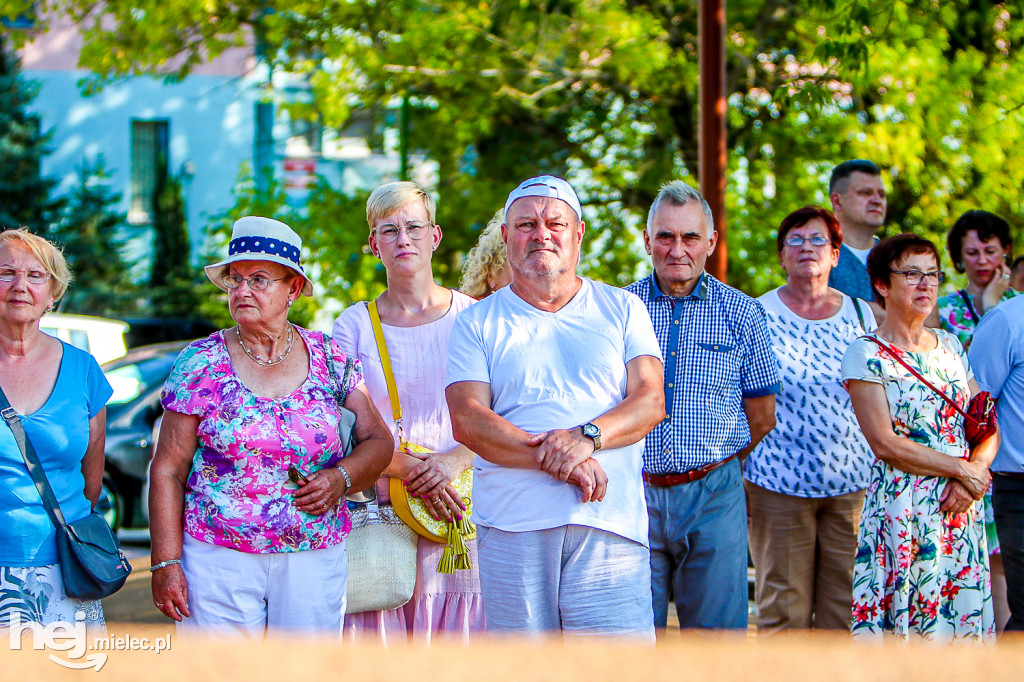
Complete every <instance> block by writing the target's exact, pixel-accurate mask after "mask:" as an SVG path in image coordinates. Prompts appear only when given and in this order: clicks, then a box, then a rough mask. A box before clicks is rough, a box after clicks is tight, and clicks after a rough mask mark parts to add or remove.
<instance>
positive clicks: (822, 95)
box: [47, 0, 1024, 293]
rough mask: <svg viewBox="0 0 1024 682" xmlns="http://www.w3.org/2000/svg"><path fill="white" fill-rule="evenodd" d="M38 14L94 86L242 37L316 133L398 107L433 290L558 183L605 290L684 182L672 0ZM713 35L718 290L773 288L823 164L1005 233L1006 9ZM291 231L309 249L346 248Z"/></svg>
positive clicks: (687, 66)
mask: <svg viewBox="0 0 1024 682" xmlns="http://www.w3.org/2000/svg"><path fill="white" fill-rule="evenodd" d="M47 4H50V5H52V6H57V7H60V8H62V9H63V10H65V11H70V12H71V13H72V14H74V15H75V16H76V18H77V19H78V20H79V21H80V24H81V25H82V26H83V28H84V29H85V31H86V46H85V50H84V52H83V61H84V64H85V66H87V67H89V68H91V69H93V70H95V71H96V72H97V73H98V74H99V79H98V80H97V81H95V84H101V83H102V81H103V80H104V79H107V78H116V77H118V76H120V75H124V74H130V73H132V74H134V73H150V74H164V75H168V76H169V77H172V78H179V77H181V76H182V75H183V74H185V73H187V72H188V71H189V69H191V68H192V67H193V66H194V65H195V64H196V63H197V60H198V59H200V58H202V57H204V56H207V55H210V56H213V55H216V54H219V53H220V52H221V51H222V50H223V49H225V48H226V47H227V46H229V45H233V44H238V43H239V42H240V41H241V40H243V38H244V36H245V35H246V34H247V32H249V31H251V30H252V28H253V27H254V26H258V28H259V31H260V35H261V36H262V37H263V39H264V40H265V41H266V43H267V44H268V45H269V46H271V47H272V48H273V49H272V50H270V51H269V54H272V55H274V57H273V59H274V66H275V68H279V69H285V70H289V71H292V72H295V73H303V74H306V75H308V77H309V79H310V83H311V84H312V87H313V91H314V94H315V103H316V109H317V114H318V115H319V116H321V117H322V119H323V121H324V122H325V123H326V124H327V125H329V126H335V127H340V126H342V125H343V124H344V123H345V121H346V119H347V117H348V115H349V113H350V111H351V110H352V108H353V107H360V108H365V109H369V110H373V111H385V110H388V109H392V108H394V107H395V105H396V102H398V101H400V100H401V99H402V98H404V97H408V98H409V100H410V101H411V102H413V103H414V105H415V106H414V107H413V110H414V116H413V121H412V125H411V127H410V136H411V139H410V142H411V146H412V148H413V149H414V150H415V151H417V152H421V153H423V154H425V155H427V156H428V157H429V158H431V159H433V160H434V161H435V162H436V163H437V164H438V182H437V187H436V190H437V193H438V195H439V199H440V202H439V217H438V220H439V222H440V224H441V225H442V226H443V228H444V229H445V240H444V242H443V244H442V249H441V250H439V252H438V254H437V264H438V267H437V270H438V274H439V276H440V277H441V278H442V279H443V280H444V281H445V282H446V283H455V282H456V281H457V279H458V272H457V269H458V268H457V264H458V262H459V257H460V254H461V253H463V252H464V251H465V250H466V249H467V248H468V247H469V246H470V245H471V244H472V243H473V242H474V241H475V239H476V236H477V234H478V233H479V229H481V228H482V226H483V225H484V223H485V222H486V220H487V218H488V217H489V216H490V215H491V214H492V213H493V212H494V210H495V209H496V208H498V207H499V206H500V205H501V203H502V201H503V199H504V196H505V194H506V193H507V192H508V191H509V190H510V189H511V188H512V187H513V186H514V185H515V184H516V183H517V182H518V181H519V180H521V179H522V178H524V177H527V176H529V175H532V174H536V173H539V172H546V171H550V172H554V173H558V174H562V175H566V176H568V177H569V178H570V179H571V180H572V181H573V182H574V184H575V185H576V187H577V188H578V189H579V190H580V194H581V195H582V198H583V200H584V203H585V204H586V209H585V210H586V213H587V218H588V222H589V227H590V231H589V236H588V238H587V240H586V245H587V248H588V253H586V254H585V257H584V269H585V270H586V271H587V272H588V273H590V274H592V275H593V276H597V277H600V278H602V279H605V280H606V281H610V282H617V283H625V282H627V281H629V280H630V279H632V278H633V277H634V276H635V274H636V272H637V269H638V264H639V263H640V261H642V260H644V259H643V254H642V250H640V249H639V246H638V244H639V230H638V226H639V225H640V224H641V223H642V221H643V218H644V214H645V211H646V209H647V207H648V206H649V204H650V202H651V200H652V198H653V197H654V195H655V193H656V192H657V189H658V187H659V186H660V184H661V183H663V182H664V181H666V180H669V179H672V178H677V177H682V178H685V179H687V180H688V181H692V182H694V183H696V182H697V177H696V173H697V149H698V144H697V141H698V134H697V108H698V93H697V83H698V43H697V3H695V2H693V1H692V0H674V1H658V0H608V1H606V2H592V1H589V0H489V1H488V0H484V1H482V2H481V1H480V0H473V1H472V2H470V1H468V0H451V1H450V2H444V3H440V2H437V1H436V0H395V1H394V2H386V3H384V2H379V1H375V0H351V1H350V2H338V3H323V2H320V1H316V2H314V1H313V0H259V1H255V0H239V1H238V2H234V3H193V2H190V1H189V0H162V1H161V2H155V1H154V0H107V2H105V3H103V4H102V5H96V4H95V3H93V2H91V0H54V1H53V2H52V3H47ZM727 23H728V26H727V38H726V41H727V45H726V55H727V70H728V72H727V89H728V107H727V123H728V147H729V152H730V154H729V178H728V192H727V218H728V223H727V225H728V245H729V253H730V272H729V274H730V281H731V282H732V283H734V284H736V285H738V286H740V287H741V288H743V289H745V290H747V291H749V292H751V293H759V292H761V291H763V290H765V289H766V288H768V287H770V286H773V285H776V284H778V283H779V281H780V278H781V274H780V272H779V268H778V264H777V261H776V259H775V253H774V241H773V238H774V231H775V228H776V226H777V225H778V223H779V221H780V220H781V218H782V217H783V216H784V215H786V214H787V213H788V212H790V211H791V210H793V209H795V208H798V207H800V206H802V205H804V204H807V203H819V204H825V205H827V197H826V195H825V183H826V181H827V175H828V172H829V170H830V169H831V168H832V166H834V165H835V163H837V162H839V161H842V160H845V159H847V158H870V159H873V160H875V161H876V162H878V163H879V165H881V166H883V167H884V168H885V169H886V171H887V172H886V175H887V182H888V184H889V185H890V186H891V190H892V192H891V208H890V221H889V226H888V227H887V230H888V232H890V233H893V232H896V231H899V230H915V231H919V232H921V233H923V234H926V235H929V236H932V237H938V236H940V235H941V234H943V233H944V232H945V230H946V229H947V226H948V225H950V224H951V223H952V221H953V220H954V219H955V218H956V216H957V215H958V214H959V213H960V212H962V211H963V210H965V209H967V208H971V207H983V208H987V209H990V210H994V211H996V212H999V213H1002V214H1004V215H1006V216H1007V217H1009V218H1011V219H1013V220H1014V221H1015V222H1017V220H1016V218H1017V217H1018V216H1019V215H1020V214H1021V212H1022V210H1024V206H1022V197H1024V191H1022V187H1024V165H1022V164H1018V163H1015V161H1014V159H1013V155H1012V151H1010V150H1015V149H1018V148H1019V147H1020V143H1021V142H1022V139H1021V138H1022V137H1024V95H1022V94H1021V93H1022V91H1021V89H1020V87H1019V83H1020V82H1021V76H1022V73H1021V71H1022V70H1024V59H1022V58H1021V43H1022V39H1024V11H1022V3H1021V1H1020V0H1009V1H1007V2H982V1H980V0H942V1H941V2H940V1H939V0H801V1H797V0H756V1H755V0H730V2H729V3H728V4H727ZM317 201H319V202H320V203H321V204H322V206H319V207H318V209H317V210H320V209H322V210H323V211H325V212H330V211H332V210H336V211H338V212H339V214H340V213H342V212H346V211H347V208H346V207H348V208H351V209H353V210H354V208H355V206H354V204H349V205H347V204H346V203H345V202H346V200H345V199H343V198H335V197H332V196H330V194H329V193H326V194H325V195H324V196H322V197H320V198H318V199H317ZM353 201H354V200H353ZM311 213H312V212H311ZM347 215H348V214H347V212H346V213H345V216H341V215H339V220H341V219H342V218H343V217H347ZM352 220H353V221H354V218H353V219H352ZM342 224H346V225H347V224H348V223H347V222H345V223H342V222H339V223H338V224H337V225H339V226H340V225H342ZM307 239H308V240H309V241H310V242H311V244H318V243H320V242H321V241H322V242H323V243H324V244H325V246H324V247H323V248H327V246H326V244H327V243H329V242H330V243H332V244H333V242H332V240H337V241H338V242H339V243H345V244H347V243H348V241H347V240H348V239H349V235H347V234H346V235H344V236H334V235H321V234H320V233H317V234H316V235H307ZM354 244H355V242H353V244H352V246H353V247H354ZM317 248H320V247H317ZM331 248H334V246H333V245H332V247H331ZM359 253H360V251H358V250H350V251H346V252H344V253H343V254H342V255H340V256H338V255H335V256H334V258H333V259H329V260H331V261H332V262H331V263H327V260H325V261H324V263H325V265H324V267H325V268H327V269H328V270H325V273H324V274H326V273H327V272H328V271H329V270H332V269H334V268H341V270H344V269H345V268H348V270H345V272H347V273H348V275H346V276H342V275H340V274H338V273H339V272H341V270H335V271H334V275H333V276H335V277H340V278H341V279H344V280H345V282H346V285H347V286H349V287H350V288H357V287H358V286H365V285H366V283H367V282H372V281H373V279H372V277H376V276H377V275H376V274H374V273H375V271H374V269H373V268H372V267H370V265H372V263H371V264H370V265H365V264H363V263H362V261H366V260H367V258H360V257H358V255H357V256H356V257H357V259H358V260H360V261H361V262H360V263H359V264H355V263H354V262H352V261H351V257H352V256H351V255H350V254H359ZM349 276H351V277H359V278H362V279H360V280H358V281H357V280H351V279H348V277H349ZM368 276H369V277H370V278H369V279H367V277H368ZM353 293H354V292H353Z"/></svg>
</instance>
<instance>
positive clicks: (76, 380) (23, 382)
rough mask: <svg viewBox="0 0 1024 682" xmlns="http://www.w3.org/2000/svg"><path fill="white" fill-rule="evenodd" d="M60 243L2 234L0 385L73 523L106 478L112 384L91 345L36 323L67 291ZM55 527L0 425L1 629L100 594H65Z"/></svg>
mask: <svg viewBox="0 0 1024 682" xmlns="http://www.w3.org/2000/svg"><path fill="white" fill-rule="evenodd" d="M70 279H71V273H70V272H69V271H68V267H67V264H66V263H65V261H64V257H63V256H62V255H61V253H60V251H58V250H57V249H56V247H54V246H53V245H52V244H50V242H48V241H46V240H45V239H43V238H42V237H37V236H35V235H33V234H30V233H28V232H27V231H25V230H24V229H19V230H7V231H5V232H2V233H0V386H2V387H3V391H4V393H5V394H6V396H7V399H8V400H9V401H10V403H11V406H12V407H13V408H14V410H15V411H16V412H18V414H19V415H21V422H22V424H23V425H24V427H25V433H26V434H27V435H28V438H29V440H31V441H32V445H33V446H34V448H35V450H36V454H37V455H38V457H39V461H40V463H41V464H42V466H43V470H44V471H45V473H46V477H47V478H48V479H49V481H50V486H51V487H52V488H53V492H54V495H56V497H57V501H58V502H59V504H60V507H61V510H62V511H63V513H64V517H65V518H66V519H67V520H68V522H72V521H77V520H79V519H82V518H84V517H85V516H88V514H89V513H90V511H91V509H92V507H93V505H95V504H96V499H97V498H98V497H99V493H100V487H101V486H102V480H103V444H104V437H105V425H106V407H105V406H106V403H107V399H108V398H109V397H110V394H111V388H110V384H108V383H107V380H106V378H105V377H104V376H103V373H102V372H101V371H100V368H99V365H97V364H96V360H94V359H93V357H92V356H91V355H89V354H88V353H86V352H84V351H81V350H79V349H77V348H75V347H73V346H69V345H68V344H65V343H63V342H61V341H58V340H57V339H55V338H53V337H52V336H48V335H46V334H44V333H42V332H41V331H39V318H41V317H42V316H43V313H44V312H46V311H47V310H50V309H51V308H52V307H53V303H54V301H56V300H57V299H59V298H60V297H61V296H62V295H63V294H64V292H65V290H67V286H68V282H69V281H70ZM55 535H56V531H55V529H54V527H53V524H52V523H51V522H50V518H49V516H48V515H47V513H46V508H45V507H44V506H43V502H42V500H41V499H40V497H39V493H38V492H37V491H36V487H35V485H34V484H33V483H32V478H31V477H30V476H29V473H28V469H27V468H26V466H25V461H24V459H23V458H22V455H21V451H20V450H19V449H18V446H17V444H16V443H15V441H14V436H13V435H12V433H11V431H10V429H9V428H7V426H6V425H4V424H0V628H4V627H12V626H17V624H18V623H25V622H27V621H32V622H36V623H42V624H49V623H54V622H67V623H71V624H75V623H76V622H78V621H83V620H84V622H85V624H86V627H87V628H89V629H91V630H93V632H96V631H102V630H103V629H104V627H105V626H104V622H103V610H102V608H101V607H100V602H99V601H82V600H79V599H72V598H70V597H68V596H67V595H66V594H65V593H64V585H63V582H62V580H61V573H60V566H59V565H58V563H57V545H56V540H55Z"/></svg>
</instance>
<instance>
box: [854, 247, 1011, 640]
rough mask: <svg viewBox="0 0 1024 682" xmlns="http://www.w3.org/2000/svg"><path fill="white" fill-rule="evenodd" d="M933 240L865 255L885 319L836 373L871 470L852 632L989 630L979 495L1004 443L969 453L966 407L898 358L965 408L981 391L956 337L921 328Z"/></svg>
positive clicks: (962, 634)
mask: <svg viewBox="0 0 1024 682" xmlns="http://www.w3.org/2000/svg"><path fill="white" fill-rule="evenodd" d="M938 263H939V257H938V252H937V251H936V249H935V246H934V245H933V244H932V243H931V242H929V241H928V240H926V239H922V238H920V237H917V236H915V235H910V234H902V235H897V236H895V237H890V238H889V239H886V240H883V241H882V242H880V243H879V244H878V245H876V246H875V248H874V249H873V250H872V252H871V255H870V256H869V257H868V274H869V275H870V277H871V283H872V286H873V287H874V289H875V293H876V300H878V301H879V303H880V304H881V305H883V307H884V308H885V310H886V318H885V321H884V322H883V323H882V325H881V326H880V327H879V328H878V329H877V330H876V331H875V332H874V333H872V334H869V335H867V336H864V337H861V338H859V339H857V340H855V341H854V342H853V343H851V344H850V348H849V349H848V350H847V352H846V355H845V356H844V358H843V366H842V375H843V381H844V383H845V384H846V387H847V390H848V391H849V393H850V400H851V402H852V403H853V408H854V412H855V413H856V415H857V420H858V422H859V423H860V425H861V429H862V430H863V432H864V436H865V438H866V439H867V441H868V445H870V446H871V449H872V451H873V452H874V454H875V457H876V458H877V459H876V461H875V463H874V465H873V466H872V470H871V481H870V483H869V485H868V490H867V496H866V498H865V500H864V509H863V512H862V514H861V526H860V530H859V533H858V536H857V556H856V559H855V561H854V568H853V617H852V623H851V627H852V631H853V634H854V635H855V636H881V635H882V634H884V633H889V634H892V635H896V636H897V637H901V638H910V637H911V636H916V637H920V638H924V639H938V640H950V639H969V640H984V639H990V638H992V637H993V636H994V634H995V627H994V623H993V615H992V595H991V589H990V586H989V568H988V546H987V543H986V540H985V529H984V524H983V518H982V513H981V510H980V509H979V505H976V504H975V501H976V500H980V499H981V498H982V497H983V496H984V494H985V489H986V488H987V487H988V483H989V480H990V479H991V475H990V474H989V471H988V466H989V463H990V462H991V461H992V458H993V457H994V456H995V453H996V450H997V449H998V447H999V438H998V436H997V435H996V436H993V437H991V438H989V439H988V440H987V441H986V442H984V443H982V444H981V445H979V446H978V447H976V448H975V450H974V452H973V453H972V452H971V451H970V450H969V449H968V446H967V442H966V440H965V432H964V423H963V417H961V416H960V414H959V413H958V412H957V411H955V410H954V409H952V408H951V407H950V406H949V405H948V404H947V403H946V402H945V401H944V400H943V399H942V398H940V397H939V396H938V395H936V394H935V392H934V391H932V390H931V389H930V388H928V387H927V386H926V385H925V384H924V383H922V382H921V381H920V380H919V379H917V378H916V377H914V376H913V374H912V373H911V372H910V371H908V370H907V369H906V368H905V367H904V366H903V365H902V364H901V363H900V362H899V361H898V360H897V359H896V358H897V357H898V358H899V359H900V360H902V361H903V362H905V363H907V364H908V365H909V366H911V367H913V368H914V370H915V371H917V372H918V373H919V374H921V375H922V376H924V377H925V378H926V379H928V381H930V382H931V383H932V384H934V385H935V386H936V387H937V388H939V389H940V390H942V391H943V392H944V393H945V394H946V395H947V396H948V397H949V398H950V399H952V400H954V401H955V402H956V403H958V404H959V405H960V406H961V407H963V408H966V406H967V403H968V401H969V400H970V397H971V396H972V395H973V394H974V393H976V392H977V391H978V385H977V383H976V382H975V381H974V378H973V373H972V372H971V369H970V366H969V364H968V362H967V357H966V355H965V353H964V350H963V346H962V345H961V344H960V342H959V341H958V340H957V339H956V337H955V336H953V335H952V334H949V333H947V332H944V331H942V330H932V329H928V328H926V327H925V326H924V322H925V318H926V317H927V316H928V315H929V313H930V312H931V310H932V308H933V307H934V306H935V299H936V296H937V290H938V285H939V283H940V282H941V281H942V279H944V274H943V273H942V272H941V271H940V270H939V269H938Z"/></svg>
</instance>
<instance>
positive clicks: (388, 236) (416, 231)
mask: <svg viewBox="0 0 1024 682" xmlns="http://www.w3.org/2000/svg"><path fill="white" fill-rule="evenodd" d="M433 226H434V224H433V223H409V224H408V225H402V226H401V227H399V226H398V225H392V224H391V223H384V224H383V225H378V226H377V227H375V228H374V231H375V232H376V233H377V239H379V240H381V241H382V242H384V243H385V244H390V243H391V242H393V241H395V240H396V239H398V235H399V234H400V233H401V231H402V230H405V233H406V234H407V235H409V239H423V238H424V237H426V236H427V232H428V231H429V230H430V228H432V227H433Z"/></svg>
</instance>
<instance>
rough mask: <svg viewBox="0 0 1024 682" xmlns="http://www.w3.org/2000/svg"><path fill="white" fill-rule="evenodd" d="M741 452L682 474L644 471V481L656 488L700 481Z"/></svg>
mask: <svg viewBox="0 0 1024 682" xmlns="http://www.w3.org/2000/svg"><path fill="white" fill-rule="evenodd" d="M738 454H739V453H733V454H732V455H731V456H729V457H726V458H725V459H723V460H721V461H720V462H712V463H711V464H705V465H704V466H702V467H697V468H696V469H690V470H689V471H684V472H683V473H681V474H649V473H647V472H646V471H645V472H644V482H645V483H648V484H650V485H653V486H654V487H655V488H672V487H673V486H677V485H682V484H684V483H693V482H694V481H699V480H700V479H702V478H704V477H705V476H707V475H708V474H710V473H711V472H712V471H714V470H715V469H718V468H719V467H723V466H725V465H726V464H728V463H729V462H731V461H732V460H733V459H735V458H736V455H738Z"/></svg>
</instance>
